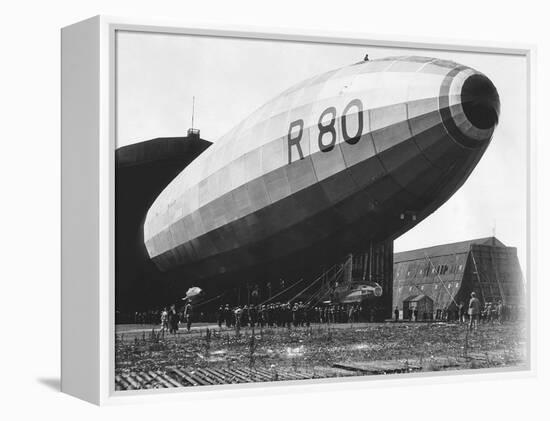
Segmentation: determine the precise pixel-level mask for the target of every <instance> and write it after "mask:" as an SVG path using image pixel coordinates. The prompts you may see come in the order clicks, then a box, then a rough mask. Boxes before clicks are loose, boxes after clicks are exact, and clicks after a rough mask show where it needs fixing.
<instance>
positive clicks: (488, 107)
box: [460, 74, 500, 130]
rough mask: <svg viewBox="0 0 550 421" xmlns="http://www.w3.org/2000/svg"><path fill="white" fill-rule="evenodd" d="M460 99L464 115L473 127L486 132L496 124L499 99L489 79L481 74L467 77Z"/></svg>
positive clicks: (498, 112)
mask: <svg viewBox="0 0 550 421" xmlns="http://www.w3.org/2000/svg"><path fill="white" fill-rule="evenodd" d="M460 97H461V102H462V109H463V110H464V114H465V115H466V118H467V119H468V120H469V121H470V123H471V124H472V125H473V126H474V127H477V128H478V129H482V130H486V129H491V128H493V127H494V126H495V125H496V124H497V123H498V116H499V114H500V99H499V97H498V92H497V89H496V88H495V85H493V83H492V82H491V81H490V80H489V78H487V77H486V76H484V75H481V74H475V75H472V76H470V77H468V78H467V79H466V80H465V81H464V84H463V85H462V90H461V93H460Z"/></svg>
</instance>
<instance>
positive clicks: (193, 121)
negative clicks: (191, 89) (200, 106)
mask: <svg viewBox="0 0 550 421" xmlns="http://www.w3.org/2000/svg"><path fill="white" fill-rule="evenodd" d="M191 128H192V129H194V128H195V95H193V113H192V114H191Z"/></svg>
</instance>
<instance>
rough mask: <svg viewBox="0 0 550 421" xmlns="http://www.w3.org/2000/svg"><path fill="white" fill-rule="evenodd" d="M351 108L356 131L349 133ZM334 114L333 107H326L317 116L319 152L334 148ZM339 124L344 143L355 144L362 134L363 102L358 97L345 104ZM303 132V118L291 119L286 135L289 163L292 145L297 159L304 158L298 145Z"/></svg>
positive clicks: (335, 138) (334, 109)
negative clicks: (355, 122) (353, 112)
mask: <svg viewBox="0 0 550 421" xmlns="http://www.w3.org/2000/svg"><path fill="white" fill-rule="evenodd" d="M352 110H353V111H355V114H356V115H357V131H356V132H355V133H351V134H350V133H349V132H348V118H349V116H350V111H352ZM336 116H337V112H336V108H335V107H328V108H326V109H325V110H324V111H323V112H322V113H321V115H320V116H319V121H318V123H317V129H318V131H319V135H318V137H317V143H318V145H319V150H320V151H321V152H330V151H332V150H333V149H334V145H336V140H337V134H336ZM340 126H341V128H342V137H343V139H344V141H345V142H346V143H348V144H350V145H355V144H356V143H357V142H359V140H361V136H362V135H363V103H362V102H361V100H360V99H357V98H356V99H353V100H351V101H350V102H349V103H348V104H347V105H346V106H345V108H344V110H343V111H342V115H341V116H340ZM303 134H304V120H303V119H301V118H300V119H298V120H294V121H292V122H291V123H290V126H289V128H288V136H287V141H288V163H289V164H291V163H292V162H293V161H292V149H293V147H294V148H295V149H296V152H297V155H298V159H304V153H303V151H302V146H301V145H300V142H301V140H302V136H303Z"/></svg>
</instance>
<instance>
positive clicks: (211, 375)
mask: <svg viewBox="0 0 550 421" xmlns="http://www.w3.org/2000/svg"><path fill="white" fill-rule="evenodd" d="M353 375H356V374H355V373H353V372H350V371H347V370H342V369H339V368H324V369H322V372H319V371H311V372H300V371H295V370H293V369H283V370H281V369H278V370H276V371H275V370H269V369H268V368H254V369H250V368H196V369H193V370H185V369H181V368H177V367H170V368H166V369H165V370H162V371H161V370H156V371H141V372H131V373H123V372H120V373H118V374H116V375H115V390H141V389H159V388H172V387H190V386H212V385H221V384H236V383H256V382H272V381H285V380H286V381H288V380H308V379H314V378H327V377H347V376H353Z"/></svg>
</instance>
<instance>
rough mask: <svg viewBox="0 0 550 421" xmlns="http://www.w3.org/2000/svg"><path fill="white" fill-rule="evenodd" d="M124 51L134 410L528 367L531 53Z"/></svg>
mask: <svg viewBox="0 0 550 421" xmlns="http://www.w3.org/2000/svg"><path fill="white" fill-rule="evenodd" d="M115 45H116V50H115V61H116V64H115V74H114V82H115V84H114V95H115V98H116V119H115V138H116V150H115V210H114V212H115V225H114V238H115V256H114V259H115V265H114V272H115V277H114V279H115V281H114V282H115V285H114V288H115V297H114V298H115V299H114V306H115V308H114V314H115V316H114V322H115V327H114V343H113V346H114V377H113V378H114V388H115V390H116V391H117V392H118V391H119V392H123V391H135V390H144V389H172V388H199V387H202V386H206V387H208V386H220V385H234V384H243V383H266V382H300V381H306V380H319V381H322V379H334V378H338V379H341V380H342V381H344V380H346V379H349V378H352V377H358V376H360V377H364V378H367V377H368V378H371V379H377V378H378V377H377V376H402V377H406V376H410V375H419V374H422V375H426V376H430V375H433V374H434V373H435V372H438V374H441V372H446V373H449V374H457V372H465V373H470V374H471V373H475V372H476V371H483V370H485V371H487V370H503V371H521V370H527V369H529V367H530V360H529V348H530V337H529V334H528V330H529V318H528V313H529V311H528V310H529V307H528V306H529V297H528V293H527V282H526V270H527V269H526V268H527V265H528V244H529V237H528V166H527V162H528V138H527V133H528V112H527V109H528V67H527V62H526V59H525V57H524V56H519V55H511V54H510V55H506V54H491V53H481V52H466V51H464V52H462V51H452V50H450V51H446V50H444V49H431V50H422V49H419V48H398V47H382V46H369V45H357V44H346V43H337V42H326V43H324V42H321V41H317V42H304V41H291V40H275V39H260V38H257V37H256V38H247V37H246V36H245V35H241V36H235V37H230V36H206V35H190V34H170V33H161V32H159V33H155V32H152V31H143V32H141V31H137V30H136V31H132V30H119V31H117V32H116V40H115ZM228 387H230V386H228Z"/></svg>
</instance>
